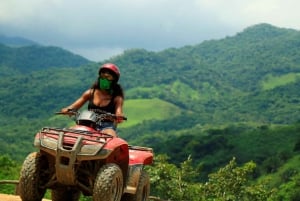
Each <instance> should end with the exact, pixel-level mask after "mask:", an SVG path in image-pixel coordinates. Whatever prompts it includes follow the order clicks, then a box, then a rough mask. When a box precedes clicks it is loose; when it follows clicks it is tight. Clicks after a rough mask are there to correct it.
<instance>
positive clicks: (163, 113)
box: [119, 98, 181, 128]
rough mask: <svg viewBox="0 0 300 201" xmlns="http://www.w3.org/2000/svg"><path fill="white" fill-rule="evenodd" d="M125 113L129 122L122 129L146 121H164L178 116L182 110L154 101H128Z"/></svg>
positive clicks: (155, 99)
mask: <svg viewBox="0 0 300 201" xmlns="http://www.w3.org/2000/svg"><path fill="white" fill-rule="evenodd" d="M124 113H125V116H126V117H127V118H128V120H127V121H126V122H124V123H122V124H120V125H119V127H120V128H122V127H123V128H125V127H130V126H134V125H136V124H139V123H142V122H143V121H146V120H162V119H167V118H170V117H174V116H177V115H179V114H180V113H181V109H180V108H179V107H177V106H175V105H173V104H171V103H169V102H166V101H163V100H160V99H158V98H154V99H128V100H125V103H124Z"/></svg>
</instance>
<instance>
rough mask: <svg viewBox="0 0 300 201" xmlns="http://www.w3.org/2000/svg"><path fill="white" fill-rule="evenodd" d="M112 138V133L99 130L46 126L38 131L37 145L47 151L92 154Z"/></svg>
mask: <svg viewBox="0 0 300 201" xmlns="http://www.w3.org/2000/svg"><path fill="white" fill-rule="evenodd" d="M111 138H113V137H112V136H111V135H108V134H105V133H101V132H97V131H95V132H91V131H86V130H77V129H76V130H75V129H69V128H52V127H44V128H42V129H41V131H40V132H39V133H38V135H37V137H36V139H35V145H36V146H38V147H40V148H42V149H44V150H46V151H47V149H50V150H53V151H55V152H61V151H63V152H69V154H70V153H73V154H74V155H78V156H80V155H81V156H83V155H90V156H91V155H96V154H97V153H98V152H99V151H100V150H101V149H102V148H103V147H104V146H105V145H106V143H107V141H108V139H111ZM50 150H49V151H50Z"/></svg>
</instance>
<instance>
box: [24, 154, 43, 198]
mask: <svg viewBox="0 0 300 201" xmlns="http://www.w3.org/2000/svg"><path fill="white" fill-rule="evenodd" d="M45 167H47V161H46V159H45V158H44V157H43V156H42V155H41V154H40V153H38V152H33V153H31V154H29V155H28V156H27V157H26V159H25V161H24V162H23V166H22V169H21V172H20V179H19V189H20V197H21V198H22V201H41V200H42V198H43V197H44V194H45V192H46V189H45V188H41V185H42V183H41V182H42V179H41V170H42V169H43V168H45Z"/></svg>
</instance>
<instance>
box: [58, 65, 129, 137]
mask: <svg viewBox="0 0 300 201" xmlns="http://www.w3.org/2000/svg"><path fill="white" fill-rule="evenodd" d="M98 75H99V76H98V78H97V80H96V81H95V83H94V84H93V85H92V86H91V88H90V89H88V90H86V91H85V92H84V93H83V94H82V95H81V97H79V98H78V99H77V100H76V101H75V102H74V103H72V104H71V105H69V106H68V107H66V108H63V109H61V112H62V113H66V114H67V113H68V111H69V110H79V109H80V108H81V107H82V106H83V105H84V104H85V103H86V102H88V110H92V111H94V112H96V113H101V111H102V112H109V113H112V114H115V115H117V116H123V102H124V92H123V89H122V87H121V85H120V84H118V81H119V78H120V70H119V68H118V67H117V66H116V65H115V64H112V63H106V64H103V65H102V66H101V67H100V69H99V71H98ZM122 121H123V119H122V118H120V119H118V118H117V120H116V121H115V120H112V119H107V120H105V121H104V122H102V124H101V125H98V126H97V129H98V130H101V131H102V132H103V133H107V134H110V135H113V136H117V134H116V127H117V124H118V123H121V122H122Z"/></svg>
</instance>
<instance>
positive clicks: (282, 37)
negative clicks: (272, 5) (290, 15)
mask: <svg viewBox="0 0 300 201" xmlns="http://www.w3.org/2000/svg"><path fill="white" fill-rule="evenodd" d="M299 46H300V32H299V31H296V30H292V29H283V28H277V27H274V26H272V25H269V24H258V25H254V26H251V27H248V28H246V29H245V30H243V31H241V32H240V33H237V34H236V35H234V36H230V37H226V38H223V39H220V40H210V41H204V42H202V43H200V44H196V45H193V46H185V47H182V48H170V49H166V50H163V51H160V52H152V51H147V50H144V49H131V50H127V51H125V52H124V54H122V55H119V56H116V57H113V58H111V59H110V60H109V62H113V63H116V64H117V65H118V66H119V67H120V69H121V79H120V83H121V84H122V86H123V88H124V89H125V105H124V111H125V114H126V116H127V117H128V121H127V122H124V123H122V124H121V125H120V126H119V128H118V129H119V132H120V133H119V134H120V136H121V137H123V138H124V139H126V140H128V142H129V143H130V144H134V145H140V146H151V147H153V148H154V150H155V154H156V155H159V154H167V155H168V156H169V157H170V161H172V163H174V164H176V165H179V164H180V163H181V162H182V161H184V160H185V159H186V158H187V157H188V156H191V157H192V158H193V163H194V164H193V165H194V166H195V167H197V168H199V169H201V170H202V174H201V175H199V178H197V179H199V180H205V179H206V178H207V175H208V174H209V173H210V172H212V171H214V170H217V169H218V168H219V167H221V166H223V165H224V164H227V163H228V161H229V160H230V159H231V158H232V157H236V158H237V162H238V163H244V162H247V161H254V162H256V163H257V164H258V168H257V172H256V173H255V174H256V177H257V178H258V177H264V176H266V177H267V175H271V177H272V180H273V181H272V184H274V186H279V185H281V184H282V185H283V184H286V185H291V186H292V185H294V184H290V183H289V182H290V180H289V179H292V178H297V177H296V176H297V175H298V174H299V170H298V169H297V168H295V166H296V165H295V163H297V160H296V159H297V158H298V157H299V151H300V136H299V133H300V132H299V131H300V125H299V122H300V117H299V110H300V91H299V88H300V79H299V75H300V65H299V61H300V49H299ZM16 55H17V56H16ZM104 62H108V61H103V63H104ZM101 63H102V62H101ZM99 65H100V64H98V63H93V62H89V61H88V60H86V59H84V58H82V57H80V56H78V55H74V54H72V53H70V52H66V51H64V50H62V49H60V48H55V47H41V46H26V47H22V48H11V47H7V46H4V45H0V97H1V99H0V105H1V107H0V156H1V155H4V154H5V155H8V156H9V157H11V158H12V159H14V160H16V161H18V162H21V161H22V160H23V159H24V157H25V156H26V155H27V154H28V153H29V152H31V151H33V150H34V147H33V145H32V143H33V137H34V135H35V133H36V132H37V131H38V130H39V129H41V128H42V127H43V126H55V127H66V126H69V125H70V124H74V122H73V121H72V120H71V119H69V118H65V117H60V116H55V115H54V113H55V112H56V111H58V110H60V109H61V108H62V107H65V106H66V105H69V104H70V103H71V102H73V101H74V100H75V99H76V98H77V97H78V96H80V95H81V93H83V91H85V90H86V89H87V88H89V87H90V86H91V84H92V83H93V82H94V81H95V80H96V78H97V71H98V68H99ZM4 158H5V157H4ZM295 175H296V176H295ZM282 188H283V187H282ZM286 188H288V187H286ZM281 190H282V189H281ZM282 191H283V190H282Z"/></svg>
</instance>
